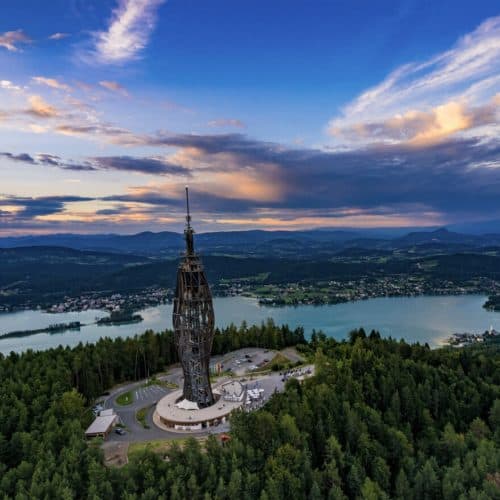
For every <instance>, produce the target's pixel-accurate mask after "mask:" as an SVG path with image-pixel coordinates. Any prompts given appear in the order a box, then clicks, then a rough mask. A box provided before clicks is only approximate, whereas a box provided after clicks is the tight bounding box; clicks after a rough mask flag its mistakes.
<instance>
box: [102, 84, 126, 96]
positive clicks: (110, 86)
mask: <svg viewBox="0 0 500 500" xmlns="http://www.w3.org/2000/svg"><path fill="white" fill-rule="evenodd" d="M99 85H100V86H101V87H103V88H105V89H107V90H111V92H117V93H118V94H122V95H124V96H128V95H129V94H128V91H127V89H126V88H125V87H124V86H123V85H120V84H119V83H118V82H112V81H109V80H102V81H100V82H99Z"/></svg>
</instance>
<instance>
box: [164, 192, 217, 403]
mask: <svg viewBox="0 0 500 500" xmlns="http://www.w3.org/2000/svg"><path fill="white" fill-rule="evenodd" d="M186 208H187V216H186V229H185V230H184V237H185V239H186V253H185V255H184V258H183V259H182V261H181V263H180V264H179V269H178V271H177V287H176V290H175V298H174V312H173V324H174V332H175V343H176V346H177V352H178V354H179V359H180V362H181V365H182V371H183V373H184V392H183V398H184V399H187V400H189V401H194V402H196V403H198V406H199V407H200V408H203V407H206V406H210V405H211V404H212V403H213V402H214V396H213V394H212V388H211V386H210V374H209V363H210V352H211V350H212V341H213V338H214V308H213V304H212V295H211V293H210V287H209V286H208V281H207V278H206V276H205V272H204V270H203V265H202V263H201V260H200V258H199V257H198V256H197V255H196V253H195V251H194V240H193V234H194V231H193V228H192V227H191V215H190V213H189V192H188V188H187V187H186Z"/></svg>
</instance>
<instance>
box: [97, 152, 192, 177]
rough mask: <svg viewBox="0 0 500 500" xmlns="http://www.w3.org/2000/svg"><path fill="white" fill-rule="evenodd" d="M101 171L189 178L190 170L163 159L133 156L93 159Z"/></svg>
mask: <svg viewBox="0 0 500 500" xmlns="http://www.w3.org/2000/svg"><path fill="white" fill-rule="evenodd" d="M92 162H93V163H94V165H95V166H96V168H99V169H101V170H120V171H124V172H139V173H143V174H150V175H177V176H184V177H189V176H190V175H191V174H190V171H189V169H187V168H185V167H183V166H180V165H176V164H174V163H171V162H169V161H167V160H165V159H162V158H137V157H132V156H101V157H95V158H92Z"/></svg>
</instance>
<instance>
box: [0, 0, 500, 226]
mask: <svg viewBox="0 0 500 500" xmlns="http://www.w3.org/2000/svg"><path fill="white" fill-rule="evenodd" d="M163 3H164V2H163V1H162V0H135V1H132V0H112V1H111V2H104V3H102V2H100V3H99V2H97V3H93V5H92V6H91V7H89V6H87V5H85V7H82V8H81V9H80V10H79V12H78V18H77V19H76V18H75V19H72V17H71V16H72V15H73V14H72V13H70V12H65V15H66V16H67V20H68V22H66V21H65V24H64V25H62V24H61V20H60V19H55V17H54V16H53V13H54V10H57V9H56V8H55V7H53V6H51V5H49V4H47V5H45V6H44V9H46V10H47V12H48V11H49V10H51V12H52V17H50V19H49V15H48V14H47V16H46V18H45V17H44V22H46V23H47V24H46V25H43V29H41V27H40V29H36V30H35V29H34V28H33V31H32V32H33V33H36V34H37V38H36V39H35V40H34V41H33V42H32V43H31V41H30V40H29V38H28V37H27V36H26V35H24V32H19V31H17V32H16V31H14V32H13V31H9V32H7V33H4V34H3V35H0V40H3V45H2V42H0V47H2V48H4V49H7V50H3V51H2V50H1V49H0V58H2V62H4V70H5V71H4V73H3V74H2V76H1V78H2V80H0V95H1V99H0V128H1V130H2V138H3V140H4V142H3V144H4V146H2V149H1V150H0V172H1V174H2V183H1V184H2V187H1V189H0V193H3V194H0V232H3V233H21V232H38V231H46V232H50V231H60V232H68V231H78V232H99V231H105V232H109V231H113V232H130V231H142V230H157V229H159V228H160V227H161V228H162V229H175V230H178V229H182V226H183V220H184V219H183V218H184V211H185V200H184V198H183V196H184V186H185V185H186V184H189V186H190V189H191V190H192V200H191V201H192V209H193V212H194V213H195V214H196V220H197V230H213V229H224V230H229V229H235V228H236V229H237V228H241V229H250V228H252V229H253V228H264V229H303V228H311V227H323V226H325V227H349V226H356V227H375V226H379V227H394V226H414V227H417V226H425V225H433V226H434V225H445V224H451V223H454V222H457V221H458V222H461V221H466V220H500V208H499V204H498V200H499V196H500V142H499V137H500V120H499V118H500V116H499V114H500V18H489V19H485V18H484V17H480V16H478V17H476V18H474V20H471V21H470V23H468V24H467V26H468V29H469V30H470V32H469V33H468V34H466V35H464V36H462V37H460V38H459V39H457V33H464V31H463V30H464V25H462V24H460V25H458V24H455V25H454V26H453V28H452V29H451V28H450V30H446V27H447V26H444V25H443V26H442V29H443V30H445V31H446V36H444V34H443V36H442V38H440V40H438V42H439V43H437V42H436V43H435V44H429V45H428V46H427V45H426V46H425V50H424V49H422V50H420V47H419V45H418V44H415V43H410V42H409V43H408V44H407V45H403V46H402V47H401V50H400V51H397V52H393V51H391V56H390V57H387V55H385V56H384V54H385V52H384V51H386V47H388V46H392V45H391V44H393V43H394V41H395V40H397V39H398V37H399V36H400V35H399V34H394V33H393V32H392V31H391V32H387V33H385V32H384V37H383V40H379V41H377V42H375V41H374V45H376V44H379V43H380V46H379V45H377V50H379V49H380V54H381V56H380V57H381V60H380V63H379V61H377V63H376V64H375V63H373V61H372V58H373V53H374V51H375V49H372V48H371V47H370V40H367V37H368V35H367V34H366V35H365V34H362V33H361V34H359V39H360V40H361V38H363V37H364V39H363V44H362V46H361V42H360V46H356V43H355V41H356V40H357V37H358V35H356V38H351V35H349V37H347V38H346V40H347V41H346V43H349V44H351V45H352V48H353V52H352V54H349V57H347V56H346V55H345V54H344V55H343V54H342V53H341V51H338V52H337V53H336V56H335V58H331V57H330V58H329V51H330V50H331V48H330V46H326V45H325V46H322V45H321V44H316V43H315V42H314V50H318V49H319V52H321V58H322V60H323V61H324V67H323V66H321V64H319V62H320V59H319V58H316V57H315V56H314V54H315V52H314V53H313V52H308V54H310V56H311V58H310V60H309V58H308V57H304V58H302V59H301V61H302V63H303V65H304V67H303V68H302V67H301V68H300V71H299V70H298V68H297V67H296V64H295V61H296V60H297V50H298V49H300V50H302V47H306V45H307V46H308V48H307V50H309V51H311V50H313V49H312V46H311V45H308V43H309V42H308V40H300V43H299V41H298V40H297V41H294V40H288V39H287V40H288V41H287V43H286V44H283V47H276V51H277V52H276V55H274V53H268V52H266V53H262V51H261V50H260V49H259V48H258V47H257V48H255V47H253V46H250V45H249V46H248V47H247V46H245V47H239V46H238V43H240V42H239V41H238V40H235V41H234V44H227V40H223V38H224V36H225V34H224V33H225V32H224V30H223V29H221V31H217V29H218V28H219V22H218V21H219V20H220V18H217V19H212V22H213V23H214V24H211V25H210V26H209V27H208V26H207V27H206V29H205V24H203V26H201V25H199V24H197V30H199V32H198V31H196V33H193V32H192V31H185V29H184V28H185V26H186V25H187V24H189V23H190V20H191V18H190V17H189V16H186V12H185V11H184V9H185V7H184V5H183V4H182V2H181V3H177V4H175V5H174V3H170V4H166V6H165V8H164V9H162V8H160V7H161V5H162V4H163ZM83 4H85V2H83ZM83 4H82V5H83ZM320 4H321V5H319V4H318V6H316V7H315V9H327V8H329V6H328V4H329V3H328V2H321V3H320ZM38 8H39V7H38V4H37V3H36V2H34V1H33V10H34V11H35V10H36V9H38ZM255 8H256V9H260V8H262V6H255ZM304 8H307V9H309V8H310V7H306V6H304ZM40 9H41V7H40ZM216 9H217V6H213V5H211V6H210V7H206V11H205V15H207V16H208V14H210V12H212V10H216ZM44 12H45V11H44ZM329 12H330V14H332V11H329ZM30 15H31V13H30ZM160 15H162V16H164V17H163V18H162V19H160V18H159V16H160ZM284 15H285V13H284ZM486 15H487V14H486ZM169 16H170V17H169ZM183 16H185V17H183ZM35 17H36V14H35V13H33V18H35ZM45 19H47V21H45ZM51 19H52V20H53V22H52V23H51V22H49V21H50V20H51ZM65 19H66V18H65ZM181 20H182V21H183V22H180V21H181ZM56 21H57V22H56ZM234 22H235V23H236V20H234ZM12 26H13V27H14V28H15V27H17V26H26V27H27V29H28V27H29V29H30V32H31V30H32V24H30V23H28V22H27V21H26V22H19V23H18V24H17V23H16V24H13V25H11V27H12ZM155 26H158V29H157V30H156V31H155ZM214 27H216V28H217V29H215V30H214ZM160 28H161V29H160ZM239 28H241V26H239ZM187 29H189V30H192V29H193V25H191V24H189V28H186V30H187ZM235 29H236V28H235ZM276 29H277V30H280V29H282V27H276ZM59 30H61V31H59ZM177 30H178V31H177ZM66 31H68V33H69V32H71V33H72V34H71V39H70V40H68V42H70V43H67V42H65V41H62V42H61V43H57V42H55V41H56V40H63V39H64V38H66V35H67V33H66ZM389 31H390V30H389ZM50 33H52V35H50ZM153 33H154V40H153V39H152V36H153ZM398 33H399V31H398ZM7 35H8V36H7ZM195 35H197V36H195ZM198 35H199V36H198ZM311 35H312V34H311ZM6 36H7V38H5V37H6ZM267 36H274V34H273V33H267ZM318 36H320V34H319V33H318ZM321 36H322V37H323V36H325V37H326V36H330V35H328V34H327V33H326V32H325V33H323V34H321ZM342 36H345V34H343V35H342ZM418 36H421V34H420V33H419V32H418V31H415V32H413V34H412V37H414V38H415V37H418ZM2 37H3V38H2ZM23 37H26V38H23ZM312 38H314V37H312ZM48 39H50V40H53V41H54V42H51V41H49V40H48ZM264 39H265V38H263V40H264ZM415 39H416V38H415ZM6 40H10V42H9V41H6ZM412 40H413V38H412ZM453 40H456V42H453ZM28 42H29V43H30V50H29V51H26V52H24V53H23V52H22V51H20V50H18V49H19V48H22V47H23V43H24V44H27V43H28ZM223 42H224V43H223ZM331 42H332V43H334V42H335V40H334V39H333V38H332V40H331ZM7 43H10V45H9V47H7V46H6V45H5V44H7ZM289 43H291V44H292V45H293V48H292V47H289ZM311 43H313V42H312V41H311ZM219 44H222V45H219ZM445 44H448V45H445ZM233 45H234V47H233ZM446 47H448V49H447V50H446ZM236 49H238V50H239V49H244V50H243V51H242V52H241V55H240V52H237V51H236ZM246 50H248V54H247V53H246V52H245V51H246ZM254 50H255V51H258V52H253V51H254ZM273 50H274V49H273ZM304 50H305V48H304ZM271 52H272V51H271ZM207 54H210V57H207ZM235 54H238V57H235ZM304 54H306V52H304ZM432 54H434V55H432ZM243 55H244V56H245V57H243ZM247 55H248V57H246V56H247ZM281 55H282V56H283V57H280V56H281ZM75 56H78V57H75ZM212 56H213V57H212ZM256 56H259V57H256ZM175 57H177V59H176V60H175V61H174V59H173V58H175ZM318 57H319V56H318ZM142 58H144V59H142ZM269 58H271V59H269ZM382 59H384V60H383V61H382ZM411 60H413V61H415V62H409V63H407V64H402V62H405V61H411ZM291 61H292V62H293V64H292V63H291ZM382 63H383V64H382ZM111 66H113V67H111ZM365 66H366V68H365ZM379 66H380V67H379ZM233 68H234V70H233ZM394 68H395V69H394ZM285 73H286V76H283V75H284V74H285ZM333 74H335V75H339V76H340V77H341V78H340V83H338V87H337V82H332V80H331V78H332V77H331V75H333ZM33 75H35V76H33ZM374 75H375V76H374ZM384 75H385V77H384ZM252 78H255V80H252ZM322 79H324V80H322ZM330 85H331V87H330ZM337 90H338V92H337ZM346 96H349V97H348V98H346ZM346 99H350V101H347V100H346ZM179 103H182V104H179ZM335 110H340V111H339V112H338V113H337V114H335ZM235 117H241V118H242V119H239V118H235ZM329 117H332V119H331V120H330V122H329V123H328V124H327V127H326V132H327V133H326V134H325V124H326V122H327V121H328V118H329ZM243 132H244V133H243Z"/></svg>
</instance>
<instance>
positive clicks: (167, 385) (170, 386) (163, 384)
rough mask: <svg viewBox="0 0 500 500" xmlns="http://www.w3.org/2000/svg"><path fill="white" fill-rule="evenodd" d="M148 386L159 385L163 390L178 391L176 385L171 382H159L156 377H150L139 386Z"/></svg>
mask: <svg viewBox="0 0 500 500" xmlns="http://www.w3.org/2000/svg"><path fill="white" fill-rule="evenodd" d="M150 385H159V386H160V387H164V388H165V389H178V387H179V386H178V385H177V384H174V383H173V382H169V381H168V380H160V379H158V378H156V377H151V378H150V379H149V380H148V381H147V382H145V383H144V384H142V385H141V387H148V386H150Z"/></svg>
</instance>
